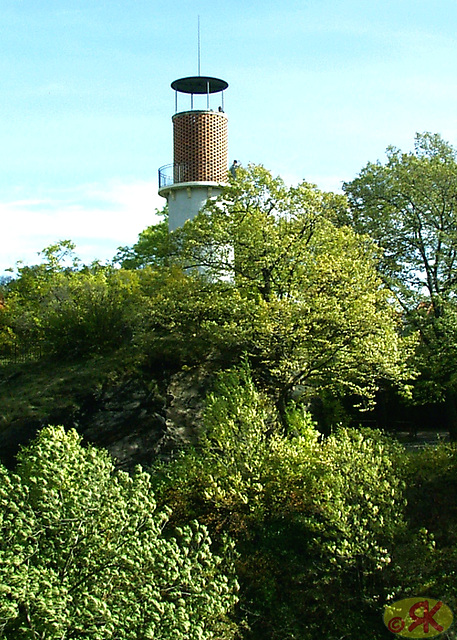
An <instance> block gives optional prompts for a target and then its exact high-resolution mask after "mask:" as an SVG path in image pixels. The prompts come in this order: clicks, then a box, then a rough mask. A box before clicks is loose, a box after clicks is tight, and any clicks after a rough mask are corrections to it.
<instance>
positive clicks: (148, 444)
mask: <svg viewBox="0 0 457 640" xmlns="http://www.w3.org/2000/svg"><path fill="white" fill-rule="evenodd" d="M210 382H211V376H210V375H209V374H208V372H207V371H206V370H205V369H204V368H203V367H199V368H195V369H192V370H182V371H180V372H178V373H175V374H173V375H171V376H169V377H168V379H165V378H164V379H162V380H160V381H157V380H151V379H150V378H149V379H148V378H147V376H143V377H142V376H139V375H138V374H136V375H135V376H132V377H124V378H122V379H120V380H119V379H117V381H116V382H110V383H106V384H104V385H102V386H101V387H100V388H99V389H97V390H92V389H87V391H86V392H85V393H81V391H79V395H78V397H77V398H72V402H71V406H72V408H71V410H69V409H61V410H59V411H52V412H49V414H48V415H46V416H45V417H42V418H40V419H39V420H37V419H30V418H28V419H27V418H16V419H15V420H13V421H12V422H11V423H9V424H3V425H2V429H1V431H0V460H1V461H2V462H3V463H4V464H5V465H7V466H9V467H12V466H13V465H14V463H15V456H16V454H17V452H18V450H19V447H20V446H21V445H25V444H27V443H28V442H29V441H30V440H31V439H32V438H34V437H35V435H36V433H37V432H38V431H39V429H41V428H42V427H44V426H46V425H47V424H60V425H63V426H64V427H65V428H75V429H76V430H77V431H78V432H79V433H80V434H81V435H82V436H83V439H84V441H86V442H90V443H92V444H95V445H96V446H99V447H104V448H106V449H107V450H108V451H109V452H110V453H111V455H112V456H113V457H114V459H115V463H116V467H117V468H120V469H124V470H128V471H130V470H132V469H133V468H134V467H135V466H136V465H138V464H140V465H142V466H144V467H147V466H149V465H150V464H151V463H152V462H153V461H154V460H155V459H156V458H157V457H161V458H170V457H173V456H174V455H176V454H177V452H179V451H180V450H182V448H185V447H186V446H188V445H189V444H195V442H196V441H197V438H198V430H199V425H200V420H201V414H202V409H203V406H204V400H205V396H206V394H207V391H208V389H209V386H210ZM69 386H70V385H69ZM69 392H70V390H69Z"/></svg>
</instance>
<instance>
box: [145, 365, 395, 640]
mask: <svg viewBox="0 0 457 640" xmlns="http://www.w3.org/2000/svg"><path fill="white" fill-rule="evenodd" d="M288 420H289V422H290V426H291V429H290V431H291V432H292V431H293V433H294V436H292V437H290V436H289V437H286V436H284V435H282V434H281V433H280V432H279V431H278V429H277V428H276V420H275V411H274V407H272V404H271V401H269V399H268V397H267V396H266V395H265V394H263V393H262V392H261V391H259V389H258V388H257V387H256V385H255V384H254V383H253V381H252V378H251V375H250V371H249V367H247V366H246V364H244V365H243V366H241V367H238V368H234V369H232V370H229V371H225V372H223V373H221V374H220V375H219V376H218V378H217V381H216V383H215V385H214V389H213V390H212V392H211V393H210V394H209V396H208V398H207V404H206V410H205V412H204V416H203V421H202V438H201V440H200V442H199V447H198V449H196V450H190V451H188V452H186V453H185V454H184V455H183V456H182V457H181V458H179V459H178V460H176V461H173V462H172V463H170V464H168V465H167V466H165V467H163V466H162V468H161V469H160V471H161V473H160V474H159V475H158V476H156V481H157V482H158V485H159V486H158V489H157V495H158V496H160V498H158V499H160V500H162V501H164V502H165V503H169V504H172V505H174V509H173V516H172V517H173V518H175V519H177V521H178V522H180V523H185V522H187V521H188V520H189V519H193V518H198V519H199V520H200V522H202V523H204V524H206V525H207V526H208V527H209V528H210V530H211V532H212V535H213V537H215V538H217V537H219V536H220V535H221V532H229V533H230V535H231V537H232V538H233V540H234V541H235V545H236V550H237V555H236V558H235V562H236V568H237V574H238V579H239V582H240V594H239V595H240V606H239V609H238V616H239V624H240V628H243V627H244V628H245V629H246V632H245V637H246V638H249V639H252V640H253V639H257V638H258V639H261V638H262V639H264V638H271V639H272V640H273V639H274V640H276V639H278V640H279V639H280V640H294V639H295V638H304V639H305V640H313V639H314V638H317V637H325V638H329V640H330V639H332V640H336V639H339V638H341V637H345V636H347V637H352V636H353V635H354V636H355V637H365V636H367V635H368V636H369V637H373V638H379V637H383V636H382V620H381V616H380V613H379V610H380V607H382V605H383V604H384V602H385V600H386V598H387V594H388V588H389V584H390V566H391V562H390V561H391V557H392V553H393V551H394V549H395V544H396V540H397V538H398V536H399V535H400V534H401V533H402V532H403V530H404V508H405V500H404V496H403V479H402V474H401V465H400V464H399V461H400V457H401V454H402V453H403V451H402V449H401V447H400V446H399V445H396V444H395V443H394V442H393V441H391V440H390V439H389V438H388V437H386V436H384V435H382V434H381V433H379V432H376V431H371V430H362V431H360V430H348V429H340V430H338V431H337V432H336V433H335V434H334V435H333V436H331V437H330V438H328V439H326V440H323V439H321V438H320V434H319V433H318V432H317V431H316V428H315V425H314V424H313V422H312V421H311V420H310V417H309V415H307V414H306V413H304V412H303V410H302V409H301V408H300V407H294V406H290V407H289V408H288ZM157 477H161V480H160V481H159V480H157ZM396 584H397V583H396ZM342 612H344V615H342ZM364 634H365V636H364Z"/></svg>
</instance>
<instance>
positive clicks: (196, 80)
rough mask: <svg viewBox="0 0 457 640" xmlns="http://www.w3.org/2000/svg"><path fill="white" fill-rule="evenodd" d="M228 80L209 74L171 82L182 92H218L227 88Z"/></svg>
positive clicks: (173, 86) (172, 86)
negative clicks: (211, 76)
mask: <svg viewBox="0 0 457 640" xmlns="http://www.w3.org/2000/svg"><path fill="white" fill-rule="evenodd" d="M227 87H228V82H226V81H225V80H220V79H219V78H209V77H208V76H191V77H190V78H181V79H180V80H175V81H174V82H172V83H171V88H172V89H175V91H180V92H181V93H218V92H219V91H224V89H227Z"/></svg>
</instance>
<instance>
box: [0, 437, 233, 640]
mask: <svg viewBox="0 0 457 640" xmlns="http://www.w3.org/2000/svg"><path fill="white" fill-rule="evenodd" d="M0 501H1V507H2V509H1V514H2V515H1V521H0V525H1V534H2V535H1V541H0V559H1V562H0V584H1V585H2V587H1V590H0V632H3V633H4V634H6V635H7V636H8V637H15V638H24V639H25V638H40V639H43V640H45V639H48V638H49V639H56V640H57V639H58V638H59V639H60V638H63V637H65V638H66V637H78V638H88V639H89V638H90V639H91V640H97V639H100V640H102V639H103V640H105V639H106V638H111V637H112V638H116V639H117V638H119V639H124V638H125V639H127V638H129V639H131V638H132V639H136V638H137V639H138V640H140V639H141V638H143V637H145V635H146V634H149V635H151V634H152V637H160V638H164V639H166V638H170V640H171V638H173V639H174V638H183V640H184V638H191V639H192V640H197V638H198V639H206V638H208V639H209V638H213V637H214V635H213V632H214V629H215V628H218V627H219V626H221V625H222V626H224V624H225V623H224V619H225V616H226V614H227V613H228V612H229V611H230V609H231V607H232V605H233V604H234V602H235V597H234V591H235V589H236V584H235V583H234V581H233V579H231V578H230V574H227V575H226V574H224V570H223V567H222V564H221V563H222V560H221V559H220V558H218V557H217V556H214V555H213V553H212V551H211V540H210V539H209V537H208V534H207V531H206V529H205V528H204V527H202V526H200V525H197V524H194V525H192V526H190V527H184V528H183V529H182V531H181V533H180V535H179V536H178V538H177V539H175V538H173V536H172V535H171V532H167V533H165V531H164V529H165V527H166V523H167V519H168V513H167V511H166V510H163V511H162V512H158V511H157V509H156V503H155V500H154V497H153V495H152V492H151V483H150V478H149V475H148V474H146V473H145V472H143V471H142V470H141V469H139V468H138V469H137V471H136V473H135V475H134V476H133V477H130V476H128V475H127V474H125V473H122V472H119V473H114V471H113V464H112V461H111V460H110V459H109V457H108V455H107V454H105V453H104V452H102V451H98V450H96V449H94V448H93V447H87V448H83V447H82V446H81V442H80V438H79V436H77V434H76V432H74V431H70V432H69V433H68V434H66V433H65V432H64V430H63V429H62V428H60V427H57V428H54V427H49V428H47V429H44V430H43V431H41V433H40V434H39V436H38V438H37V440H35V441H34V442H33V443H32V444H31V445H30V447H29V448H28V449H26V450H24V451H22V453H21V455H20V458H19V463H18V467H17V472H16V474H12V475H9V474H8V473H7V472H6V471H5V470H4V469H1V470H0Z"/></svg>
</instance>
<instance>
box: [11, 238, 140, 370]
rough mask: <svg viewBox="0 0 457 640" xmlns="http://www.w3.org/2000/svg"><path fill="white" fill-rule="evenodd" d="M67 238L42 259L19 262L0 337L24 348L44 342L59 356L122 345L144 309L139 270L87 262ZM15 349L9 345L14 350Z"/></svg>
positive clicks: (46, 349)
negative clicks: (33, 262) (40, 260)
mask: <svg viewBox="0 0 457 640" xmlns="http://www.w3.org/2000/svg"><path fill="white" fill-rule="evenodd" d="M73 249H74V245H73V244H72V243H70V242H69V241H63V242H60V243H57V244H55V245H51V246H50V247H47V248H46V249H44V250H43V251H42V252H41V254H42V256H43V257H44V260H43V262H41V263H40V264H37V265H32V266H19V268H18V273H17V276H16V278H14V279H13V280H12V281H11V282H9V283H8V287H7V288H6V291H5V308H4V310H3V313H2V316H1V317H0V341H3V342H4V344H5V345H6V344H10V345H11V344H13V345H15V347H16V348H17V349H19V350H22V351H26V352H27V351H29V350H33V349H35V348H36V347H37V345H39V346H40V349H41V351H42V352H45V353H48V354H52V355H54V356H58V357H60V358H62V357H63V358H72V357H75V356H78V355H83V354H88V353H94V352H102V351H106V350H107V349H112V348H115V347H118V346H121V345H122V344H123V343H125V342H126V341H127V340H129V339H130V338H131V337H132V335H133V332H134V327H135V324H136V317H137V315H138V314H140V313H141V308H142V306H141V302H140V299H141V289H140V285H139V274H138V273H136V272H134V271H131V270H126V269H117V268H114V267H113V266H111V265H107V266H103V265H100V264H98V263H93V264H92V265H90V266H86V265H83V264H82V263H81V261H80V260H79V259H78V258H77V257H75V255H74V253H73ZM10 350H11V349H10Z"/></svg>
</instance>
